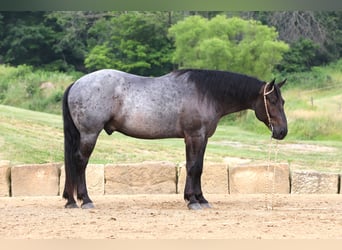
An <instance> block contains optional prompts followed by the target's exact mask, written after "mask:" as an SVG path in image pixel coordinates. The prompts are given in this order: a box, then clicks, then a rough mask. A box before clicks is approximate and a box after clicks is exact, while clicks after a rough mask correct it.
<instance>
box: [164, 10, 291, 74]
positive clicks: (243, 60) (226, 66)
mask: <svg viewBox="0 0 342 250" xmlns="http://www.w3.org/2000/svg"><path fill="white" fill-rule="evenodd" d="M169 35H170V36H171V37H172V38H173V39H174V41H175V46H176V50H175V52H174V56H173V61H174V62H175V63H178V64H179V66H180V67H181V68H186V67H196V68H206V69H217V70H229V71H234V72H240V73H245V74H249V75H254V76H258V77H260V78H269V77H271V74H272V69H273V67H274V66H275V65H276V64H277V63H279V62H280V60H281V59H282V54H283V53H284V52H286V51H287V50H288V46H287V45H286V44H285V43H284V42H281V41H278V40H277V36H278V34H277V32H276V30H275V29H274V28H273V27H268V26H266V25H262V24H261V23H260V22H258V21H254V20H243V19H241V18H239V17H233V18H226V17H225V16H222V15H219V16H216V17H214V18H212V19H211V20H208V19H206V18H203V17H200V16H190V17H188V18H186V19H184V20H183V21H180V22H178V23H177V24H175V25H173V26H172V27H171V28H170V29H169Z"/></svg>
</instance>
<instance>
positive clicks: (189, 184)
mask: <svg viewBox="0 0 342 250" xmlns="http://www.w3.org/2000/svg"><path fill="white" fill-rule="evenodd" d="M285 82H286V79H285V80H284V81H282V82H279V83H275V79H274V80H273V81H271V82H265V81H261V80H259V79H257V78H254V77H251V76H248V75H243V74H239V73H233V72H227V71H218V70H202V69H180V70H175V71H172V72H170V73H168V74H165V75H163V76H159V77H144V76H138V75H134V74H130V73H126V72H122V71H118V70H114V69H102V70H98V71H95V72H92V73H89V74H86V75H84V76H82V77H81V78H79V79H78V80H76V81H75V82H74V83H72V84H71V85H70V86H69V87H67V88H66V90H65V92H64V96H63V128H64V161H65V162H64V163H65V176H66V178H65V188H64V191H63V197H64V198H65V199H66V200H67V203H66V204H65V207H66V208H77V207H78V205H77V203H76V201H75V197H74V195H75V194H77V199H78V200H80V201H81V202H82V203H81V208H94V204H93V202H92V200H91V199H90V198H89V195H88V191H87V186H86V177H85V171H86V166H87V164H88V160H89V157H90V156H91V154H92V152H93V149H94V147H95V144H96V141H97V138H98V136H99V134H100V132H101V131H102V130H104V131H105V132H106V133H107V134H108V135H111V134H112V133H113V132H115V131H116V132H120V133H122V134H124V135H127V136H131V137H135V138H141V139H162V138H184V142H185V151H186V183H185V188H184V200H185V201H186V202H187V206H188V208H189V209H192V210H198V209H202V208H210V207H211V205H210V204H209V202H208V201H207V200H206V198H205V197H204V195H203V193H202V188H201V175H202V170H203V157H204V153H205V149H206V146H207V142H208V138H209V137H211V136H212V135H213V134H214V132H215V130H216V127H217V125H218V122H219V120H220V119H221V118H222V117H223V116H225V115H228V114H231V113H234V112H238V111H242V110H247V109H251V110H254V112H255V115H256V117H257V119H258V120H260V121H261V122H263V123H264V124H265V125H266V126H267V127H268V129H269V130H271V132H272V135H271V136H272V137H273V138H275V139H277V140H281V139H283V138H284V137H285V136H286V134H287V120H286V115H285V112H284V99H283V98H282V96H281V92H280V88H281V87H282V86H283V85H284V83H285Z"/></svg>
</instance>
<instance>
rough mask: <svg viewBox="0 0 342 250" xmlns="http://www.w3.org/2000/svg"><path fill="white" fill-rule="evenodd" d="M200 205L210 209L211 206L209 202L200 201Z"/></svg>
mask: <svg viewBox="0 0 342 250" xmlns="http://www.w3.org/2000/svg"><path fill="white" fill-rule="evenodd" d="M200 206H201V207H202V208H204V209H210V208H212V206H211V205H210V204H209V203H200Z"/></svg>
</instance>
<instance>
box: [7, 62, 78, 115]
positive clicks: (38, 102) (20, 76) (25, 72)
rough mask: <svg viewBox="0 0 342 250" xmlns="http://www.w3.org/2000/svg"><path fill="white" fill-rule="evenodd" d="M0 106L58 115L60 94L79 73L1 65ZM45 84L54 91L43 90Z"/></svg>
mask: <svg viewBox="0 0 342 250" xmlns="http://www.w3.org/2000/svg"><path fill="white" fill-rule="evenodd" d="M0 73H1V75H2V77H1V78H0V103H1V104H6V105H11V106H16V107H20V108H25V109H31V110H36V111H43V112H47V113H57V114H59V113H61V101H62V98H63V93H64V90H65V88H66V86H68V85H69V84H71V83H72V82H73V81H74V80H75V79H77V78H79V77H80V75H81V73H78V72H72V73H68V74H65V73H60V72H56V71H45V70H36V69H34V68H33V67H32V66H27V65H21V66H18V67H16V68H14V67H9V66H4V65H2V66H0ZM44 82H51V83H53V88H51V89H46V90H45V89H42V88H41V85H42V83H44Z"/></svg>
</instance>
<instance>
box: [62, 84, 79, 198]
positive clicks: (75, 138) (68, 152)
mask: <svg viewBox="0 0 342 250" xmlns="http://www.w3.org/2000/svg"><path fill="white" fill-rule="evenodd" d="M72 86H73V84H71V85H70V86H69V87H68V88H67V89H66V90H65V92H64V96H63V125H64V167H65V187H64V192H63V197H64V198H66V199H69V198H71V197H70V196H73V194H74V192H75V191H76V185H77V172H78V171H77V166H78V163H77V158H76V157H77V151H78V149H79V148H80V132H79V131H78V129H77V128H76V126H75V123H74V121H73V119H72V117H71V114H70V110H69V105H68V96H69V92H70V88H71V87H72Z"/></svg>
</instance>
